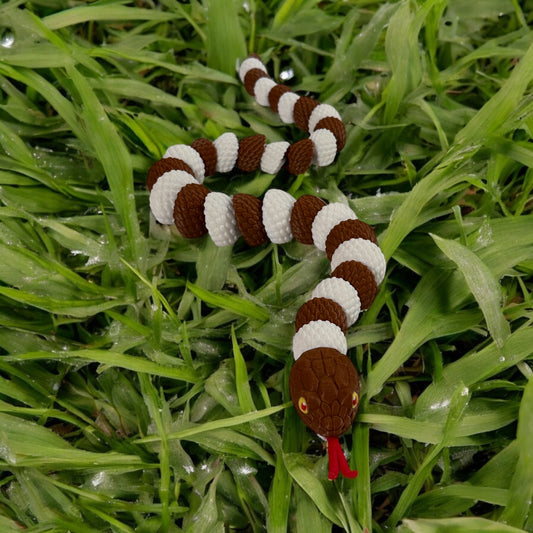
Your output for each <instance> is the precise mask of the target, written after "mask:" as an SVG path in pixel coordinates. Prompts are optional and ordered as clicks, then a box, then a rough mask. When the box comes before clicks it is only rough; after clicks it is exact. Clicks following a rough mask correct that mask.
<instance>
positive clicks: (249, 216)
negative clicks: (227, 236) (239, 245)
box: [233, 193, 268, 246]
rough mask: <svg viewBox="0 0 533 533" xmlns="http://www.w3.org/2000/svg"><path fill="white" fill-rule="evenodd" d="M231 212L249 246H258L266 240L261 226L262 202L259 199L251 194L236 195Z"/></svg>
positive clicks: (263, 227)
mask: <svg viewBox="0 0 533 533" xmlns="http://www.w3.org/2000/svg"><path fill="white" fill-rule="evenodd" d="M233 210H234V212H235V220H236V222H237V227H238V228H239V230H240V232H241V234H242V236H243V238H244V240H245V241H246V242H247V243H248V244H249V245H250V246H258V245H260V244H262V243H264V242H266V241H267V240H268V237H267V233H266V231H265V226H264V225H263V202H261V200H260V199H259V198H256V197H255V196H252V195H251V194H243V193H239V194H236V195H235V196H234V197H233Z"/></svg>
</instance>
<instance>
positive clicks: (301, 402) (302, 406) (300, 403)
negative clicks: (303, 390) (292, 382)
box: [298, 396, 307, 414]
mask: <svg viewBox="0 0 533 533" xmlns="http://www.w3.org/2000/svg"><path fill="white" fill-rule="evenodd" d="M298 408H299V409H300V411H301V412H302V413H304V414H307V402H306V401H305V398H304V397H303V396H300V399H299V400H298Z"/></svg>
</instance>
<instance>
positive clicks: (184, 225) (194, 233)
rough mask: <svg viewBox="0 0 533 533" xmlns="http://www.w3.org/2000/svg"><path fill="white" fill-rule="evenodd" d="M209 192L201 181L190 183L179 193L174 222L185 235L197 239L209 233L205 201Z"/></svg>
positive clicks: (175, 205)
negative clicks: (206, 222) (206, 223)
mask: <svg viewBox="0 0 533 533" xmlns="http://www.w3.org/2000/svg"><path fill="white" fill-rule="evenodd" d="M209 192H210V191H209V189H208V188H207V187H204V186H203V185H200V184H199V183H189V184H187V185H185V187H183V188H182V189H181V190H180V192H179V193H178V196H177V197H176V201H175V202H174V223H175V224H176V228H178V231H179V232H180V234H181V235H183V237H185V238H187V239H195V238H197V237H202V236H203V235H205V234H206V233H207V227H206V225H205V215H204V202H205V197H206V196H207V195H208V194H209Z"/></svg>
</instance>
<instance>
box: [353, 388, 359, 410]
mask: <svg viewBox="0 0 533 533" xmlns="http://www.w3.org/2000/svg"><path fill="white" fill-rule="evenodd" d="M358 403H359V395H358V394H357V392H355V391H354V393H353V394H352V409H355V408H356V407H357V404H358Z"/></svg>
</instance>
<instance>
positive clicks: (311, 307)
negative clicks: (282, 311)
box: [294, 298, 348, 333]
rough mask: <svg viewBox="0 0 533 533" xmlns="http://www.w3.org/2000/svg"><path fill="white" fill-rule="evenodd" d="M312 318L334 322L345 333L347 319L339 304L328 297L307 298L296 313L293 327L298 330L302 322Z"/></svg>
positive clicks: (304, 322)
mask: <svg viewBox="0 0 533 533" xmlns="http://www.w3.org/2000/svg"><path fill="white" fill-rule="evenodd" d="M313 320H327V321H329V322H331V323H332V324H336V325H337V326H339V328H341V329H342V332H343V333H346V330H347V329H348V319H347V318H346V313H345V312H344V309H343V308H342V306H341V305H340V304H338V303H337V302H335V301H333V300H330V299H329V298H311V300H307V302H305V303H304V304H303V305H302V307H300V309H298V313H296V321H295V324H294V325H295V328H296V331H298V330H299V329H300V328H301V327H302V326H303V325H304V324H308V323H309V322H312V321H313Z"/></svg>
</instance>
